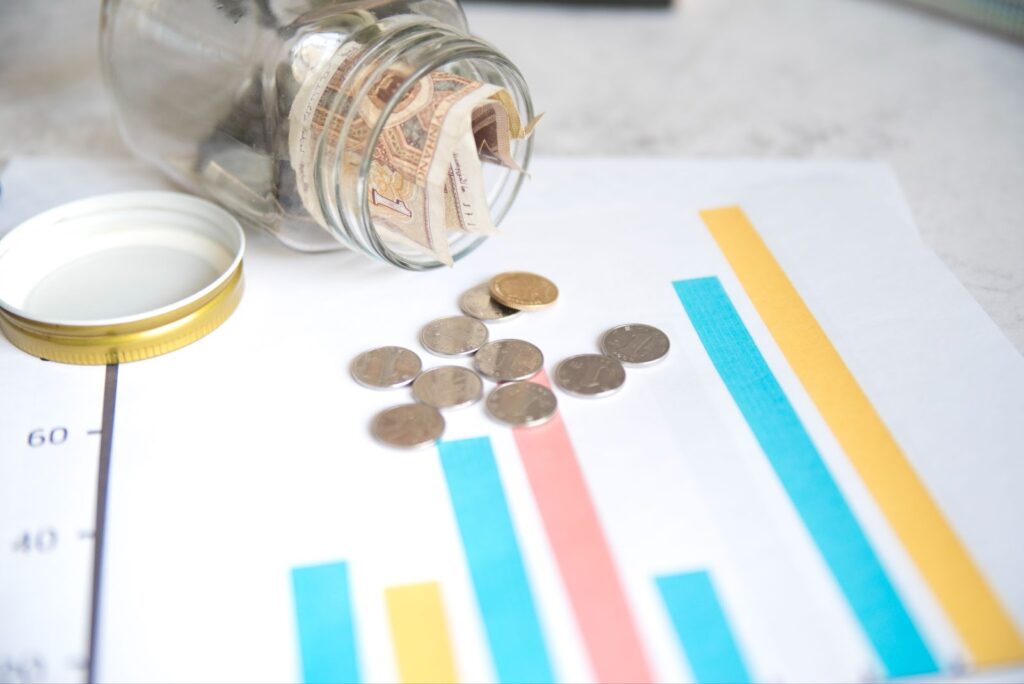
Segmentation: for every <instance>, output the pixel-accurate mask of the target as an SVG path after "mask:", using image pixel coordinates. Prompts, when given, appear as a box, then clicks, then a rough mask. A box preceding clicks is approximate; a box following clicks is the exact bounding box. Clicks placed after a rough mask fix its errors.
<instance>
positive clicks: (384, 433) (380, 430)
mask: <svg viewBox="0 0 1024 684" xmlns="http://www.w3.org/2000/svg"><path fill="white" fill-rule="evenodd" d="M370 432H371V434H373V436H374V437H376V438H377V439H378V440H380V441H381V442H383V443H385V444H388V445H390V446H394V447H404V448H407V449H411V448H414V447H421V446H426V445H428V444H433V443H434V442H436V441H437V440H439V439H441V435H442V434H444V417H442V416H441V412H440V411H438V410H437V409H436V408H434V407H433V406H427V405H425V404H402V405H401V406H392V407H391V408H389V409H384V410H383V411H381V412H380V413H378V414H377V415H376V416H374V417H373V422H371V423H370Z"/></svg>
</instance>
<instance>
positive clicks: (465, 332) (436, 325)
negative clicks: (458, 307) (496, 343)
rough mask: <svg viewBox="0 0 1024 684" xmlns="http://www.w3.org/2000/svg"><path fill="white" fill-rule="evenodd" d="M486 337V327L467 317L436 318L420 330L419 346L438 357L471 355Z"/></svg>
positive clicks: (485, 340)
mask: <svg viewBox="0 0 1024 684" xmlns="http://www.w3.org/2000/svg"><path fill="white" fill-rule="evenodd" d="M487 337H488V333H487V326H486V325H484V324H483V323H481V322H480V321H478V320H476V319H475V318H470V317H469V316H449V317H448V318H438V319H437V320H436V321H431V322H430V323H427V324H426V325H425V326H423V329H422V330H420V344H422V345H423V346H424V347H426V348H427V350H428V351H431V352H434V353H435V354H438V355H440V356H466V355H467V354H472V353H473V352H475V351H476V350H477V349H479V348H480V347H481V346H482V345H483V344H484V343H485V342H487Z"/></svg>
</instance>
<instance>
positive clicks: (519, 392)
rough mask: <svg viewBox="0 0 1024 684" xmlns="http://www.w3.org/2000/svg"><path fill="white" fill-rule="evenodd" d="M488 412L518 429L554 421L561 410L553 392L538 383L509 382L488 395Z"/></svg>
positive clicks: (496, 418)
mask: <svg viewBox="0 0 1024 684" xmlns="http://www.w3.org/2000/svg"><path fill="white" fill-rule="evenodd" d="M486 406H487V412H488V413H490V414H491V416H492V417H494V419H495V420H498V421H501V422H502V423H506V424H507V425H512V426H515V427H533V426H535V425H541V424H543V423H546V422H548V421H549V420H551V418H552V416H554V415H555V411H556V410H558V399H557V398H556V397H555V394H554V392H552V391H551V390H549V389H548V388H547V387H545V386H544V385H538V384H537V383H535V382H510V383H508V384H506V385H502V386H501V387H497V388H495V389H494V391H492V392H491V393H490V394H489V395H487V404H486Z"/></svg>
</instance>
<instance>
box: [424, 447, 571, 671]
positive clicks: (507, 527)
mask: <svg viewBox="0 0 1024 684" xmlns="http://www.w3.org/2000/svg"><path fill="white" fill-rule="evenodd" d="M438 450H439V451H440V454H441V465H442V467H443V468H444V475H445V478H446V480H447V482H448V492H449V496H450V497H451V502H452V508H453V509H454V512H455V520H456V522H457V524H458V528H459V534H460V535H461V537H462V547H463V549H464V551H465V554H466V562H467V563H468V564H469V574H470V576H471V577H472V580H473V589H474V591H475V592H476V600H477V605H478V606H479V608H480V615H481V617H482V619H483V623H484V629H485V631H486V632H487V641H488V643H489V645H490V648H491V656H492V658H493V660H494V668H495V670H496V671H497V675H498V680H499V681H500V682H503V683H505V682H508V683H512V682H523V683H527V682H550V681H552V680H553V675H552V670H551V661H550V659H549V657H548V650H547V646H546V644H545V641H544V634H543V631H542V630H541V626H540V620H539V619H538V617H537V610H536V608H535V606H534V600H533V592H532V590H531V589H530V583H529V580H528V579H527V577H526V568H525V567H524V565H523V558H522V554H521V553H520V551H519V542H518V540H517V539H516V533H515V530H514V528H513V527H512V517H511V515H510V514H509V510H508V503H507V501H506V499H505V491H504V489H503V488H502V485H501V478H500V476H499V474H498V467H497V464H496V463H495V461H494V453H493V451H492V450H491V442H490V440H489V439H488V438H486V437H480V438H477V439H463V440H459V441H453V442H441V443H440V444H439V445H438Z"/></svg>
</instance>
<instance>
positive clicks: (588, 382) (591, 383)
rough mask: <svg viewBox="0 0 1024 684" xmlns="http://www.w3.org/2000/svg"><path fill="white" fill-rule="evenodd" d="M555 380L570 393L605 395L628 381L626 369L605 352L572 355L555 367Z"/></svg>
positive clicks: (591, 395)
mask: <svg viewBox="0 0 1024 684" xmlns="http://www.w3.org/2000/svg"><path fill="white" fill-rule="evenodd" d="M555 382H557V383H558V386H559V387H561V388H562V389H564V390H565V391H566V392H568V393H569V394H575V395H576V396H580V397H603V396H605V395H608V394H611V393H612V392H614V391H616V390H617V389H619V388H620V387H622V383H624V382H626V369H625V368H623V367H622V364H621V363H619V362H618V361H617V360H616V359H613V358H612V357H610V356H605V355H604V354H580V355H579V356H570V357H569V358H567V359H566V360H565V361H562V362H561V363H560V364H558V367H557V368H555Z"/></svg>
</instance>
